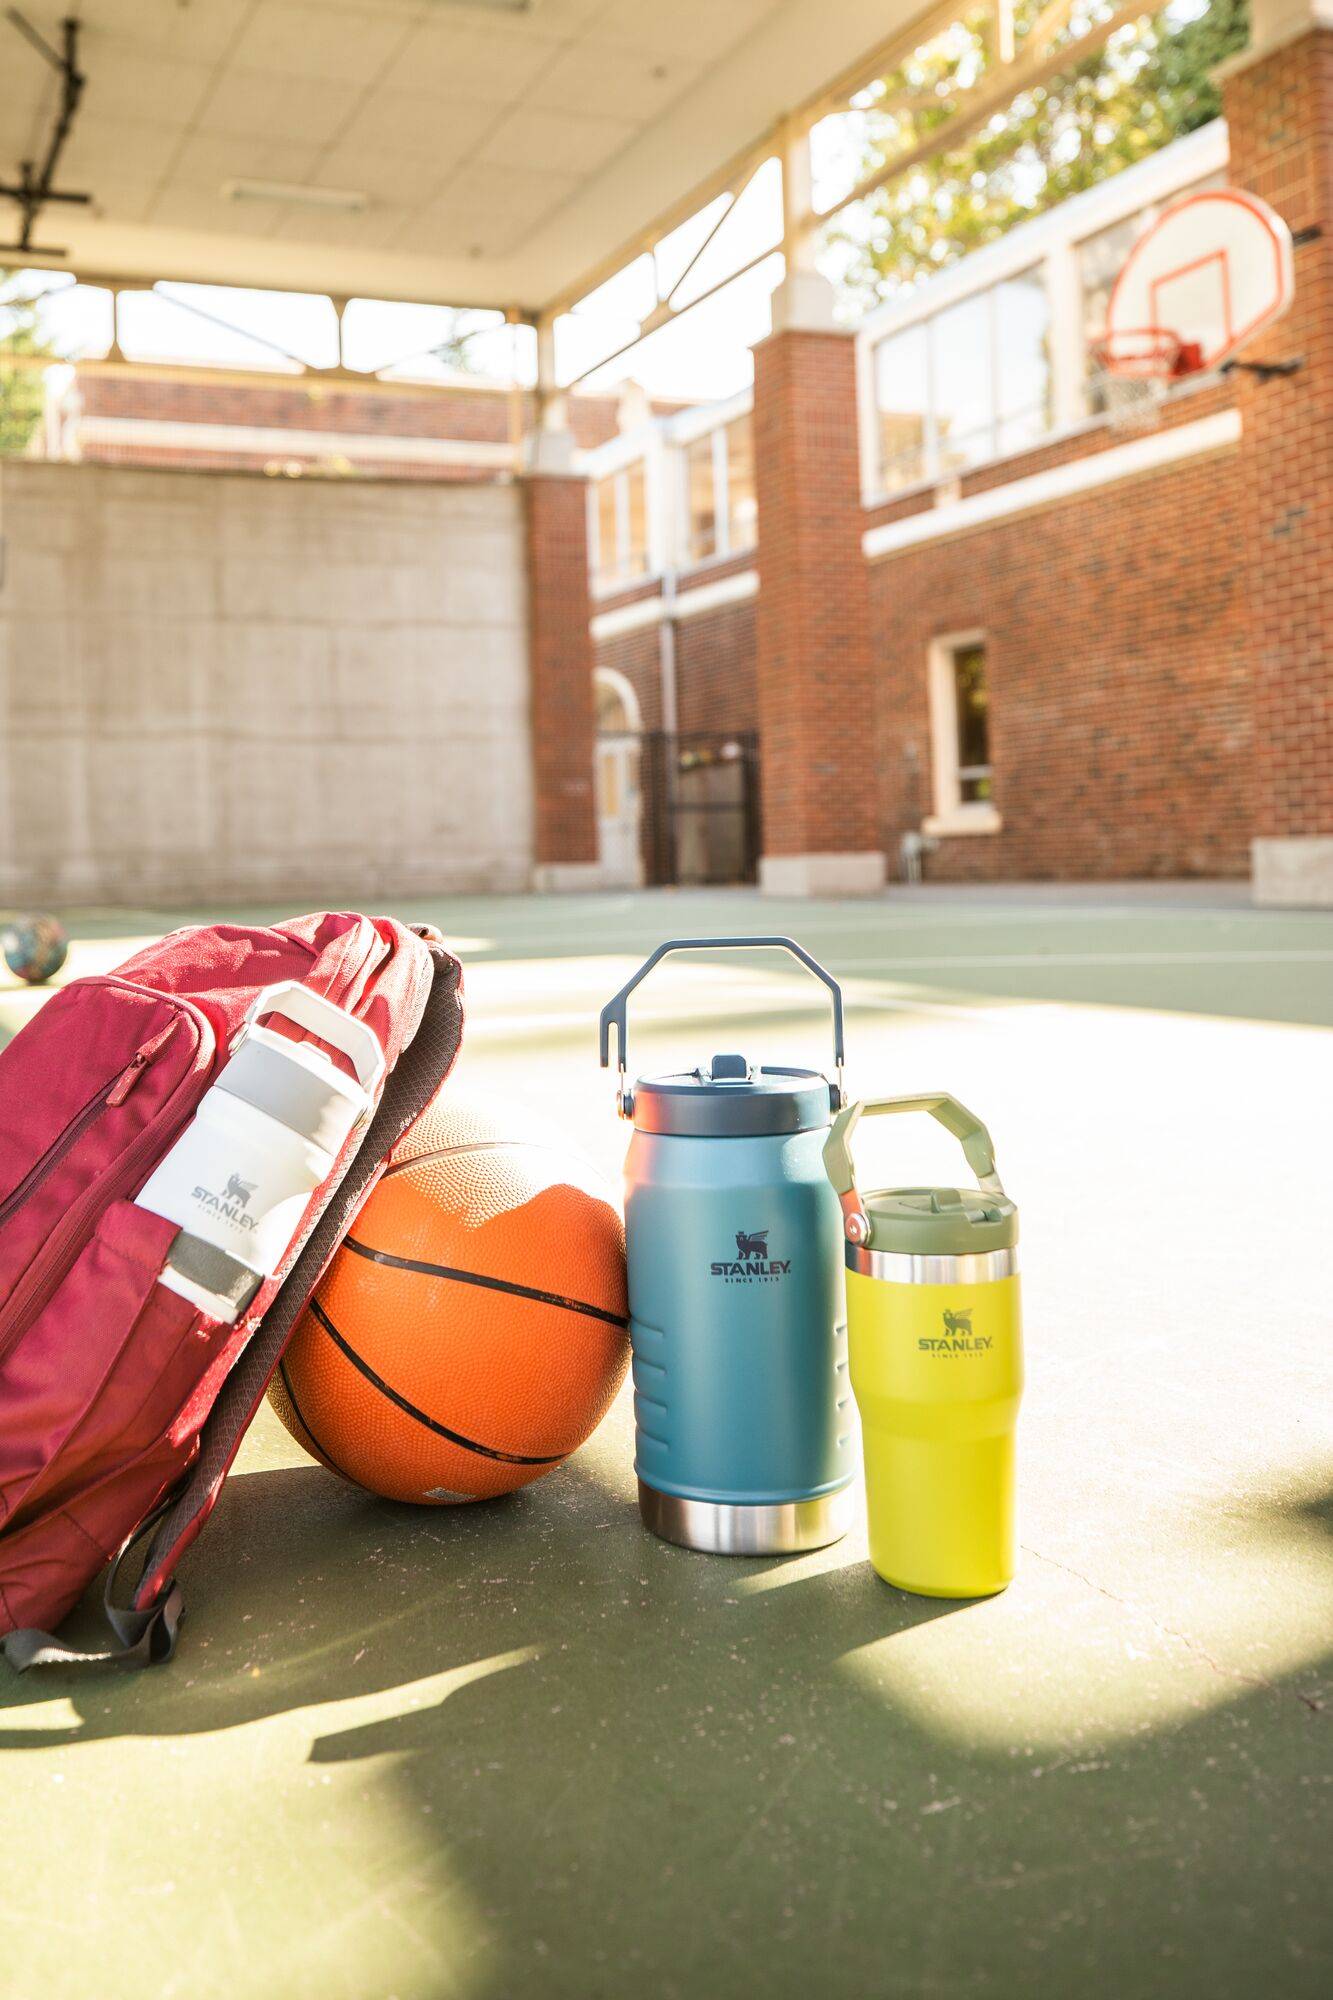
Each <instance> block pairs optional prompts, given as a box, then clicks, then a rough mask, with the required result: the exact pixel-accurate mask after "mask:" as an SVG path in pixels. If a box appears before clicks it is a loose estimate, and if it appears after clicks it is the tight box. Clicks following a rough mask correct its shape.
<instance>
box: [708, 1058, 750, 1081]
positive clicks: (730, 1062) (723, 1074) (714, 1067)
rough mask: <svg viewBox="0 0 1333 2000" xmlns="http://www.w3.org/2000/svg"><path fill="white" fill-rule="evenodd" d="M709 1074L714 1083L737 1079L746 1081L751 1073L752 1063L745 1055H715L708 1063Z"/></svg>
mask: <svg viewBox="0 0 1333 2000" xmlns="http://www.w3.org/2000/svg"><path fill="white" fill-rule="evenodd" d="M708 1074H709V1076H710V1077H711V1078H712V1080H713V1082H714V1083H721V1082H725V1081H736V1082H741V1083H744V1082H746V1081H747V1080H748V1078H749V1075H750V1065H749V1063H748V1062H747V1061H746V1060H745V1057H744V1056H737V1055H725V1056H714V1057H713V1060H712V1062H711V1063H710V1064H709V1065H708Z"/></svg>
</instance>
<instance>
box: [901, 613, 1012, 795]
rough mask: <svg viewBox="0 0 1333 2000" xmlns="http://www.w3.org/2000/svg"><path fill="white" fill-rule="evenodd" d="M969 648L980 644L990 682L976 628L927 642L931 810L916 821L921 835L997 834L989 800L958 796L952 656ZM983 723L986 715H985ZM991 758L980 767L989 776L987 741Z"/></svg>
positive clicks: (983, 637)
mask: <svg viewBox="0 0 1333 2000" xmlns="http://www.w3.org/2000/svg"><path fill="white" fill-rule="evenodd" d="M969 647H980V648H981V651H982V652H983V654H984V655H985V656H986V682H987V690H988V692H989V686H990V653H991V646H990V638H989V635H988V634H987V633H986V632H985V631H984V630H982V629H980V628H976V629H974V630H972V631H966V632H941V633H939V634H938V635H937V636H936V637H935V638H934V639H932V640H931V642H930V651H929V656H928V661H927V669H926V698H927V705H928V709H929V714H930V771H931V797H932V800H933V804H934V810H933V811H932V812H930V813H928V814H927V815H926V817H925V819H923V820H922V822H921V831H922V832H923V833H927V834H950V835H952V834H974V833H999V831H1000V830H1001V828H1002V827H1003V825H1004V821H1003V818H1002V817H1001V815H1000V811H999V809H998V807H997V806H996V805H995V802H994V800H993V799H964V797H963V786H962V770H961V767H960V765H959V761H958V683H957V679H956V675H955V664H954V663H955V659H956V656H957V655H958V654H959V653H961V652H963V651H964V650H965V649H967V648H969ZM988 725H989V716H988ZM989 748H990V752H991V762H990V763H989V764H988V765H987V766H986V767H985V768H986V769H987V770H988V771H989V772H990V774H991V778H992V781H993V780H994V775H995V763H994V756H995V750H994V745H993V744H991V745H989Z"/></svg>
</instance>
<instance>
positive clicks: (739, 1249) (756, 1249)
mask: <svg viewBox="0 0 1333 2000" xmlns="http://www.w3.org/2000/svg"><path fill="white" fill-rule="evenodd" d="M790 1270H791V1259H790V1257H770V1256H769V1254H768V1231H767V1229H738V1230H737V1231H736V1255H735V1256H734V1257H729V1258H725V1259H719V1260H717V1261H716V1262H715V1263H714V1265H713V1276H714V1277H715V1278H724V1279H725V1280H726V1282H727V1283H728V1284H729V1285H753V1284H764V1285H771V1284H775V1283H776V1282H777V1280H778V1279H779V1278H785V1277H786V1275H787V1273H788V1272H789V1271H790Z"/></svg>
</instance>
